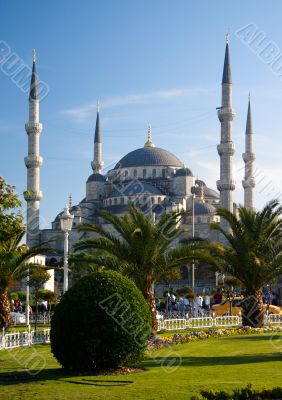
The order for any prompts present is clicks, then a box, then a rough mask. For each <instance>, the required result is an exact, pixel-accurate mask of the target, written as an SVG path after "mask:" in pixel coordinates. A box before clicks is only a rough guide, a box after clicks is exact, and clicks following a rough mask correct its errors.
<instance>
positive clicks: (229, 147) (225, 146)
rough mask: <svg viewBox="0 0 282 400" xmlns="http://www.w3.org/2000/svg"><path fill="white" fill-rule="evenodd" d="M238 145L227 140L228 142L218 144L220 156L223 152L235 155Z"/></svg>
mask: <svg viewBox="0 0 282 400" xmlns="http://www.w3.org/2000/svg"><path fill="white" fill-rule="evenodd" d="M235 149H236V146H235V144H234V143H232V142H227V143H221V144H219V145H218V146H217V152H218V154H219V155H220V156H222V155H223V154H228V155H230V156H233V154H234V153H235Z"/></svg>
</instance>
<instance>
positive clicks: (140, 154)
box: [114, 147, 183, 169]
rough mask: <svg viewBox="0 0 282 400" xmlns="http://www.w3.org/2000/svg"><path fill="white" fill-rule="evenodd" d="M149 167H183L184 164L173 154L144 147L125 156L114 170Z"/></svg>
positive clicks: (155, 148)
mask: <svg viewBox="0 0 282 400" xmlns="http://www.w3.org/2000/svg"><path fill="white" fill-rule="evenodd" d="M148 165H160V166H162V165H164V166H171V167H178V168H179V167H182V166H183V163H182V162H181V161H180V160H179V159H178V158H177V157H176V156H175V155H174V154H172V153H170V152H169V151H167V150H164V149H160V148H159V147H142V148H141V149H137V150H133V151H131V152H130V153H128V154H127V155H126V156H124V157H123V158H122V159H121V160H120V161H119V162H118V163H117V164H116V166H115V168H114V169H118V168H128V167H143V166H148Z"/></svg>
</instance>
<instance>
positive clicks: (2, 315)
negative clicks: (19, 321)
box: [0, 290, 12, 329]
mask: <svg viewBox="0 0 282 400" xmlns="http://www.w3.org/2000/svg"><path fill="white" fill-rule="evenodd" d="M10 312H11V310H10V302H9V300H8V293H7V290H5V291H4V292H2V293H1V294H0V328H2V329H3V328H4V329H6V328H8V327H9V325H11V322H12V319H11V314H10Z"/></svg>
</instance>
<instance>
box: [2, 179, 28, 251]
mask: <svg viewBox="0 0 282 400" xmlns="http://www.w3.org/2000/svg"><path fill="white" fill-rule="evenodd" d="M20 207H21V201H20V200H19V198H18V196H17V194H16V193H15V187H14V186H11V185H9V184H7V183H6V181H5V179H4V178H2V177H1V176H0V246H1V243H2V242H3V241H7V239H8V238H11V237H15V236H17V235H18V234H19V233H21V232H23V231H24V226H23V217H22V214H21V210H20Z"/></svg>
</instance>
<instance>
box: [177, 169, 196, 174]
mask: <svg viewBox="0 0 282 400" xmlns="http://www.w3.org/2000/svg"><path fill="white" fill-rule="evenodd" d="M175 176H193V172H192V171H191V169H189V168H180V169H178V170H177V171H176V173H175Z"/></svg>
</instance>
